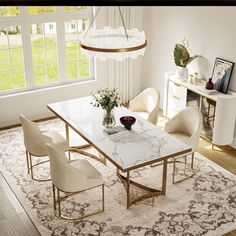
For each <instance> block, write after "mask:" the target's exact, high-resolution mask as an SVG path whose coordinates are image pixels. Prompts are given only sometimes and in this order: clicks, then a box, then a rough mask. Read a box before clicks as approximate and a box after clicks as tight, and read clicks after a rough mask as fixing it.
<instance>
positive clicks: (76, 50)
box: [0, 7, 89, 91]
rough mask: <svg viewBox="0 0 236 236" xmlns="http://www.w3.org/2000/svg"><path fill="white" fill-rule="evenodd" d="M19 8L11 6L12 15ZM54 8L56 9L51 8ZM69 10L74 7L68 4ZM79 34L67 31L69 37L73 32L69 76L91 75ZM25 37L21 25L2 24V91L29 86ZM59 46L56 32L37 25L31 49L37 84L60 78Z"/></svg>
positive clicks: (68, 43)
mask: <svg viewBox="0 0 236 236" xmlns="http://www.w3.org/2000/svg"><path fill="white" fill-rule="evenodd" d="M13 10H14V11H13ZM17 10H18V9H15V8H14V9H11V11H12V12H11V14H12V15H17V14H18V12H17ZM30 10H31V14H36V13H37V11H36V13H35V9H33V7H32V9H30ZM49 10H50V9H49ZM53 10H54V9H53V8H52V9H51V10H50V11H53ZM64 10H65V9H64ZM67 10H68V11H70V10H73V7H71V9H70V8H69V7H68V9H67ZM0 13H2V14H5V15H7V14H9V11H8V12H7V11H5V12H3V10H2V11H1V9H0ZM37 26H38V25H37ZM38 29H39V30H38ZM76 34H78V35H79V34H80V33H79V32H75V33H74V32H70V33H69V34H66V35H67V38H68V35H69V40H68V41H66V42H65V44H66V45H65V46H66V70H67V74H66V77H67V79H77V78H83V77H88V76H89V60H88V58H87V57H86V56H85V55H84V54H82V52H81V50H80V44H79V41H78V37H79V36H78V35H77V36H76V37H75V35H76ZM74 38H77V40H74ZM21 40H22V39H21V29H20V27H17V26H9V27H7V28H1V27H0V91H8V90H12V89H17V88H25V87H26V76H25V70H24V57H23V48H22V41H21ZM57 47H58V45H57V42H56V33H54V34H52V33H51V34H50V33H47V32H45V29H44V30H42V29H40V28H37V32H32V28H31V49H32V60H33V72H34V81H35V84H37V85H42V84H48V83H52V82H56V81H58V80H59V74H58V55H57V50H58V48H57ZM59 50H60V47H59Z"/></svg>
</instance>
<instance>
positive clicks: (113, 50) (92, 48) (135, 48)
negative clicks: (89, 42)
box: [80, 40, 147, 52]
mask: <svg viewBox="0 0 236 236" xmlns="http://www.w3.org/2000/svg"><path fill="white" fill-rule="evenodd" d="M80 46H81V48H83V49H86V50H90V51H95V52H131V51H136V50H139V49H142V48H145V47H146V46H147V40H145V43H144V44H141V45H139V46H136V47H130V48H95V47H89V46H86V45H84V44H82V43H81V44H80Z"/></svg>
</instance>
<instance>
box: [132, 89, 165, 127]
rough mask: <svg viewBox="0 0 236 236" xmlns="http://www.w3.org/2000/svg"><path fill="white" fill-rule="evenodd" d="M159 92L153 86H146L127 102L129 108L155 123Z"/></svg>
mask: <svg viewBox="0 0 236 236" xmlns="http://www.w3.org/2000/svg"><path fill="white" fill-rule="evenodd" d="M159 103H160V93H159V91H157V90H156V89H154V88H146V89H145V90H143V91H142V92H141V93H140V94H139V95H138V96H137V97H135V98H134V99H133V100H132V101H130V103H129V109H130V110H131V111H133V112H135V113H136V114H137V115H139V116H141V117H142V118H144V119H146V120H148V121H150V122H151V123H152V124H154V125H156V124H157V120H158V109H159Z"/></svg>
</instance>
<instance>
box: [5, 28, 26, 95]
mask: <svg viewBox="0 0 236 236" xmlns="http://www.w3.org/2000/svg"><path fill="white" fill-rule="evenodd" d="M17 88H25V67H24V57H23V48H22V35H21V27H20V26H19V25H11V26H8V27H1V28H0V91H6V90H13V89H17Z"/></svg>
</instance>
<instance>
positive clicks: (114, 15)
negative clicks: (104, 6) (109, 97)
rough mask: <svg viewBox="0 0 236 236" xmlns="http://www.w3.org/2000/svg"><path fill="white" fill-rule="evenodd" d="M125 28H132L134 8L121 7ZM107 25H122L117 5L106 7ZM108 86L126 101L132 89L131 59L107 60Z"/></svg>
mask: <svg viewBox="0 0 236 236" xmlns="http://www.w3.org/2000/svg"><path fill="white" fill-rule="evenodd" d="M121 12H122V15H123V18H124V22H125V26H126V28H133V25H134V13H135V11H134V8H133V7H121ZM108 25H109V26H112V27H118V26H123V24H122V20H121V16H120V13H119V9H118V7H108ZM107 66H108V87H111V88H117V89H118V90H119V92H120V94H121V98H122V102H123V103H127V102H129V100H130V99H131V98H132V91H133V76H132V71H133V63H132V59H125V60H124V61H114V60H109V61H108V64H107Z"/></svg>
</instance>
